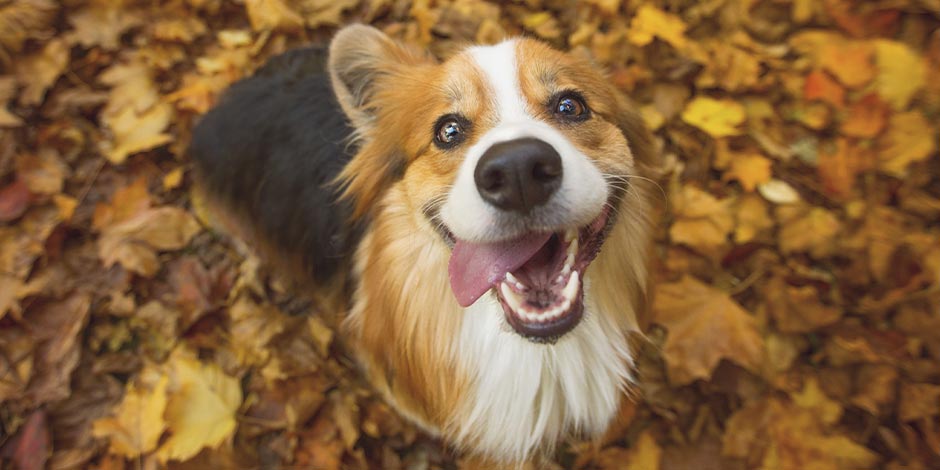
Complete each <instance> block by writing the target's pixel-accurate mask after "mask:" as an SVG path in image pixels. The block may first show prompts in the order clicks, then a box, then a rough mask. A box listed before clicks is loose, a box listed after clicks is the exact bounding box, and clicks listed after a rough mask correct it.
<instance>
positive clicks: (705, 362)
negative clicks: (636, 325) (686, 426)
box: [653, 276, 764, 385]
mask: <svg viewBox="0 0 940 470" xmlns="http://www.w3.org/2000/svg"><path fill="white" fill-rule="evenodd" d="M654 298H655V300H654V304H653V315H654V319H655V321H656V323H659V324H660V325H663V326H665V327H666V329H667V330H668V331H669V334H668V336H666V344H665V345H664V346H663V356H664V357H665V359H666V367H667V372H668V375H669V380H670V382H671V383H672V384H673V385H684V384H687V383H689V382H692V381H694V380H696V379H708V378H709V377H711V374H712V372H713V371H714V370H715V368H716V367H718V363H719V362H721V360H722V359H728V360H730V361H732V362H735V363H737V364H739V365H741V366H743V367H745V368H747V369H750V370H752V371H756V370H757V369H758V367H759V366H760V364H761V362H762V360H763V354H764V341H763V339H762V338H761V336H760V334H759V333H758V331H757V327H756V325H755V323H754V318H753V317H751V315H749V314H748V313H747V312H745V311H744V309H742V308H741V307H740V306H739V305H738V304H737V303H735V301H734V300H732V299H731V297H730V296H728V294H726V293H724V292H722V291H720V290H717V289H714V288H712V287H711V286H708V285H705V284H703V283H702V282H700V281H698V280H696V279H695V278H693V277H690V276H685V277H683V278H682V279H681V280H679V281H678V282H674V283H666V284H661V285H659V286H658V287H657V288H656V296H655V297H654ZM716 338H721V341H716V340H715V339H716Z"/></svg>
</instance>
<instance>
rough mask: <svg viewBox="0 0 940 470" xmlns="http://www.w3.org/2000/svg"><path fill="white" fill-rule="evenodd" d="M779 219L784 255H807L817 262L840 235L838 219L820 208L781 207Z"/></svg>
mask: <svg viewBox="0 0 940 470" xmlns="http://www.w3.org/2000/svg"><path fill="white" fill-rule="evenodd" d="M776 215H777V220H778V221H779V222H780V233H779V235H778V236H779V239H780V250H781V251H782V252H783V253H793V252H796V251H808V252H809V253H810V254H812V255H813V256H815V257H817V258H819V257H822V256H825V255H826V254H828V253H830V252H831V251H832V249H833V243H834V242H835V240H836V236H837V235H839V232H840V231H841V224H840V223H839V218H838V217H836V215H835V214H833V213H832V212H831V211H828V210H826V209H823V208H821V207H806V206H781V207H778V208H777V211H776Z"/></svg>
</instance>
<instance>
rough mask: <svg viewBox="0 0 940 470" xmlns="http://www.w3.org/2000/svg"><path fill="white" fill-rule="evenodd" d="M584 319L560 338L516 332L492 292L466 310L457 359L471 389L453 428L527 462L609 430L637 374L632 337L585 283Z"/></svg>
mask: <svg viewBox="0 0 940 470" xmlns="http://www.w3.org/2000/svg"><path fill="white" fill-rule="evenodd" d="M584 288H585V294H586V295H585V301H586V305H585V312H584V318H583V319H582V321H581V324H580V325H578V327H577V328H575V329H574V330H573V331H571V332H570V333H568V334H567V335H565V336H564V337H562V338H561V339H560V340H559V341H558V342H557V343H555V344H551V345H549V344H535V343H532V342H530V341H527V340H526V339H524V338H522V337H520V336H519V335H517V334H516V333H514V332H512V330H511V329H510V328H509V326H508V325H507V324H506V321H505V319H504V317H503V310H502V307H500V306H499V304H498V303H497V302H496V300H495V299H494V298H493V297H492V295H487V296H484V297H482V298H481V299H480V300H479V301H477V302H476V303H475V304H473V305H472V306H470V307H469V308H467V309H466V311H465V316H464V319H463V325H462V331H461V336H460V340H459V347H458V348H456V353H457V354H458V355H459V357H458V358H457V360H458V361H460V362H461V363H462V364H463V365H464V367H465V370H466V371H468V372H469V373H470V374H471V377H472V378H473V379H472V383H473V384H474V385H473V387H472V390H470V393H469V394H468V395H467V399H466V400H464V402H463V404H462V405H461V408H462V409H460V410H457V411H458V412H457V413H455V416H454V421H453V423H451V426H450V428H451V430H452V432H454V433H455V434H456V435H457V436H458V441H460V442H468V441H469V442H473V443H475V445H476V446H479V447H481V448H483V449H486V450H487V451H488V453H490V454H491V455H492V456H494V457H501V458H503V459H506V460H513V461H522V460H524V459H526V458H527V457H529V456H530V455H531V454H532V452H533V451H535V450H536V449H538V448H545V447H550V446H552V445H554V443H555V442H557V441H558V440H559V439H561V438H563V437H564V436H566V435H569V434H584V435H589V436H590V435H596V434H598V433H601V432H603V431H604V429H605V428H606V427H607V425H608V424H609V422H610V420H611V418H612V417H613V415H614V414H615V413H616V411H617V408H618V407H619V405H620V397H621V395H622V393H621V392H622V390H623V387H624V386H625V385H626V383H627V382H628V381H630V380H631V375H630V368H631V366H632V362H633V359H632V356H631V354H630V350H629V347H628V345H627V341H626V337H625V336H624V334H623V332H621V331H620V329H619V328H618V326H617V325H616V324H615V323H614V321H613V320H611V319H610V317H609V316H607V315H600V314H598V312H597V310H596V307H595V306H594V305H591V304H590V302H589V300H588V299H591V295H590V289H589V285H588V282H585V286H584Z"/></svg>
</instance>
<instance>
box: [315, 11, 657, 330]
mask: <svg viewBox="0 0 940 470" xmlns="http://www.w3.org/2000/svg"><path fill="white" fill-rule="evenodd" d="M330 70H331V75H332V78H333V83H334V88H335V89H336V92H337V95H338V97H339V100H340V103H341V104H342V106H343V108H344V110H345V111H346V113H347V114H348V115H349V116H350V118H351V119H352V121H353V124H354V127H355V128H356V129H357V137H358V138H359V139H360V143H361V145H362V147H361V149H360V152H359V154H358V155H357V157H356V158H355V159H354V160H353V161H352V162H351V163H350V164H349V166H348V167H347V168H346V171H345V172H344V175H343V177H344V178H345V181H346V183H347V187H346V191H347V195H349V196H351V197H352V198H353V199H354V200H355V202H356V207H357V213H359V214H365V213H368V212H373V211H380V210H382V207H381V203H380V200H381V195H382V193H383V192H384V191H385V190H387V189H388V188H389V187H390V186H392V185H401V186H402V188H403V192H404V194H406V195H407V204H409V205H410V207H409V210H410V211H412V212H413V213H415V214H417V215H418V217H419V218H420V222H419V226H420V227H421V230H427V231H433V232H435V233H436V234H437V237H438V240H439V242H440V243H442V244H445V245H446V246H447V247H448V248H449V249H450V250H452V253H451V255H450V264H449V275H450V281H451V282H450V285H451V288H452V290H453V293H454V296H455V297H456V300H457V301H458V303H459V304H460V305H461V306H464V307H467V306H470V305H472V304H473V303H475V302H476V301H477V300H478V299H479V298H480V297H481V296H483V295H484V294H486V293H487V292H489V291H491V290H492V291H493V293H494V294H495V296H496V298H497V299H498V300H499V303H500V305H501V306H502V308H503V311H504V313H505V319H506V321H507V323H508V324H509V325H510V326H511V327H512V328H513V330H515V332H517V333H518V334H520V335H522V336H523V337H525V338H527V339H530V340H532V341H537V342H544V341H554V340H556V339H558V338H559V337H561V336H563V335H564V334H566V333H568V332H569V331H571V330H572V329H573V328H575V327H576V326H577V325H578V323H579V321H580V320H581V317H582V312H583V308H584V300H585V299H584V287H583V283H584V277H585V271H586V270H587V269H588V267H589V266H590V264H591V262H592V261H593V260H594V258H595V257H596V256H597V255H598V253H599V251H600V250H601V248H602V246H603V244H604V241H605V239H606V237H607V234H608V232H609V229H610V228H611V226H612V224H613V223H614V221H615V219H616V217H617V216H618V214H619V213H620V212H621V211H619V210H618V208H619V207H620V205H621V204H629V198H625V196H626V195H627V193H628V191H629V190H630V184H631V178H632V177H634V176H638V175H642V174H643V171H644V169H645V168H646V167H648V166H651V165H652V162H651V161H650V160H651V159H652V158H653V157H652V154H651V152H649V150H648V142H647V141H646V140H645V138H644V136H645V134H644V133H642V132H641V131H640V130H639V129H640V127H639V126H640V124H639V123H638V122H637V121H636V119H635V118H634V117H633V114H632V113H631V112H630V110H629V106H628V104H627V103H626V102H625V101H624V99H623V98H622V97H621V96H620V95H619V94H618V93H617V91H616V90H615V89H614V88H613V87H612V86H611V85H610V84H609V83H608V82H607V81H606V80H605V79H604V77H603V75H602V74H601V73H599V72H598V71H597V70H596V69H595V67H593V66H592V64H590V63H589V62H587V61H585V60H580V59H577V58H574V57H573V56H571V55H568V54H563V53H561V52H558V51H556V50H553V49H551V48H549V47H547V46H545V45H543V44H541V43H538V42H535V41H531V40H526V39H518V40H513V41H507V42H503V43H501V44H498V45H495V46H478V47H471V48H468V49H466V50H464V51H462V52H460V53H458V54H457V55H455V56H453V57H451V58H449V59H448V60H446V61H444V62H442V63H441V62H437V61H434V60H431V59H429V58H426V57H424V56H421V55H419V54H416V53H414V52H412V51H410V50H408V49H407V48H404V47H403V46H401V45H398V44H397V43H395V42H393V41H391V40H390V39H388V38H387V37H386V36H385V35H384V34H382V33H380V32H378V31H377V30H375V29H372V28H368V27H353V28H347V29H345V30H344V31H343V32H342V33H341V34H340V35H339V36H338V37H337V38H336V39H334V42H333V46H332V48H331V58H330ZM624 199H627V201H626V202H624ZM624 222H625V223H629V221H624Z"/></svg>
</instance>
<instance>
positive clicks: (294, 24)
mask: <svg viewBox="0 0 940 470" xmlns="http://www.w3.org/2000/svg"><path fill="white" fill-rule="evenodd" d="M245 8H246V9H247V10H248V19H249V20H251V28H252V29H254V30H255V31H271V30H278V31H284V32H296V31H300V30H302V29H303V28H304V19H303V17H301V16H300V14H298V13H297V12H296V11H295V10H294V9H293V8H291V7H290V6H288V4H286V3H284V1H283V0H246V1H245Z"/></svg>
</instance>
